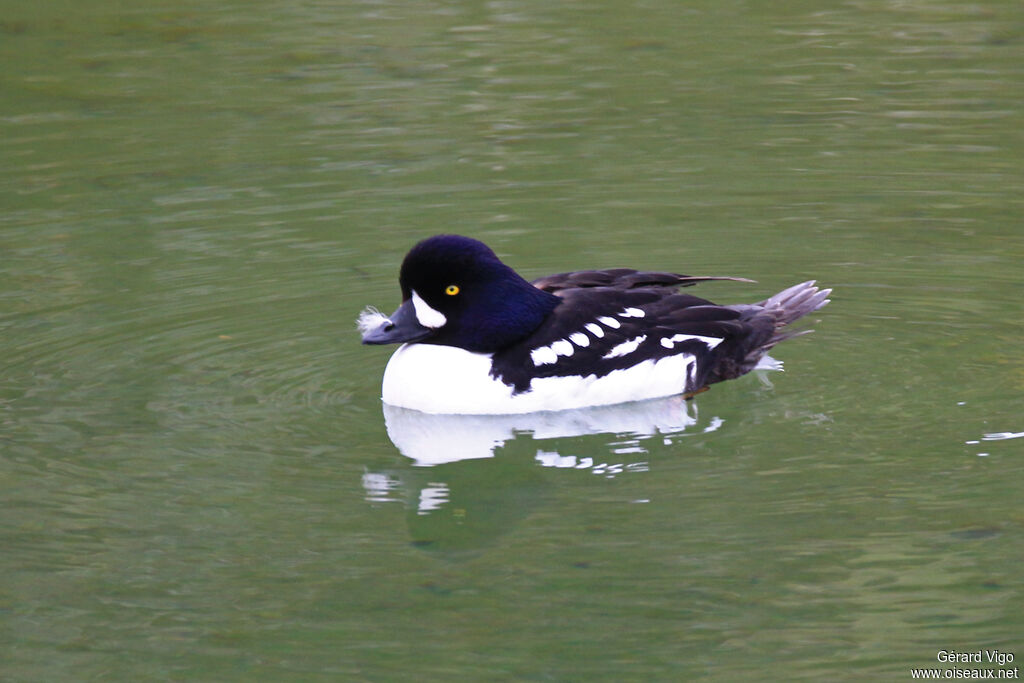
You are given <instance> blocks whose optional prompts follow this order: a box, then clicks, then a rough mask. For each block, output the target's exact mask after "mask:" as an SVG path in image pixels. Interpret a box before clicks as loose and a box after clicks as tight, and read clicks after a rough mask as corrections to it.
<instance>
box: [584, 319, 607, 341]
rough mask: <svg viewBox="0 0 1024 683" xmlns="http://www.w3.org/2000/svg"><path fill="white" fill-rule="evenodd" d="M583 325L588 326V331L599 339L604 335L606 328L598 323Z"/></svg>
mask: <svg viewBox="0 0 1024 683" xmlns="http://www.w3.org/2000/svg"><path fill="white" fill-rule="evenodd" d="M583 327H585V328H587V332H590V334H592V335H594V336H595V337H597V338H598V339H600V338H601V337H603V336H604V330H603V329H602V328H601V326H600V325H598V324H597V323H587V324H586V325H584V326H583Z"/></svg>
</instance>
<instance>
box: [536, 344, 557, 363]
mask: <svg viewBox="0 0 1024 683" xmlns="http://www.w3.org/2000/svg"><path fill="white" fill-rule="evenodd" d="M530 358H531V359H532V360H533V364H534V365H535V366H538V367H539V366H541V365H550V364H551V363H554V362H557V361H558V354H556V353H555V350H554V349H552V348H551V347H550V346H541V347H539V348H536V349H534V350H533V351H530Z"/></svg>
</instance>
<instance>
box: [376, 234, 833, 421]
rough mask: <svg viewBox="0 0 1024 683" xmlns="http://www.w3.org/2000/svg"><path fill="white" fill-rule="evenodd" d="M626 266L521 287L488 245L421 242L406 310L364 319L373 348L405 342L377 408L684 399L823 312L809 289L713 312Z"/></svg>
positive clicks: (820, 298) (405, 276)
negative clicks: (812, 314)
mask: <svg viewBox="0 0 1024 683" xmlns="http://www.w3.org/2000/svg"><path fill="white" fill-rule="evenodd" d="M710 279H739V278H707V277H690V276H686V275H677V274H674V273H654V272H638V271H635V270H627V269H614V270H597V271H580V272H573V273H563V274H560V275H553V276H549V277H546V278H541V279H540V280H536V281H534V282H533V283H529V282H527V281H526V280H524V279H523V278H521V277H519V275H517V274H516V273H515V271H513V270H512V269H511V268H509V267H508V266H506V265H505V264H503V263H502V262H501V261H500V260H498V258H497V256H495V255H494V252H492V251H491V250H490V249H489V248H488V247H487V246H486V245H484V244H483V243H481V242H478V241H476V240H472V239H469V238H466V237H460V236H455V235H439V236H436V237H431V238H429V239H427V240H424V241H423V242H420V243H419V244H417V245H416V246H415V247H414V248H413V249H412V250H411V251H410V252H409V254H408V255H407V256H406V259H405V261H404V262H403V264H402V270H401V275H400V278H399V281H400V284H401V287H402V299H403V303H402V306H401V307H400V308H399V309H398V310H397V311H396V312H395V313H394V314H393V315H392V316H391V317H390V318H385V317H384V316H382V315H380V314H376V313H364V315H363V316H362V317H361V318H360V327H361V328H362V329H363V332H364V336H363V341H364V343H367V344H386V343H399V342H405V343H404V344H403V345H402V346H401V347H400V348H399V349H398V350H397V351H396V352H395V353H394V355H393V356H392V357H391V360H390V361H389V362H388V366H387V369H386V370H385V372H384V385H383V400H384V402H385V403H388V404H390V405H395V406H399V407H403V408H412V409H415V410H421V411H424V412H429V413H462V414H511V413H526V412H535V411H542V410H565V409H572V408H581V407H587V406H596V405H608V404H614V403H624V402H627V401H637V400H643V399H649V398H657V397H661V396H672V395H675V394H692V393H695V392H697V391H701V390H703V389H704V388H706V387H707V386H708V385H710V384H713V383H715V382H719V381H722V380H725V379H732V378H735V377H739V376H740V375H743V374H745V373H747V372H749V371H750V370H752V369H753V368H754V367H755V366H756V365H757V363H758V361H759V360H761V358H762V357H763V356H764V354H765V352H766V351H767V350H768V349H769V348H771V347H772V346H774V345H775V344H777V343H778V342H779V341H782V340H783V339H786V338H788V337H790V336H793V333H788V332H784V331H782V328H783V327H784V326H786V325H788V324H789V323H791V322H793V321H794V320H796V319H798V318H800V317H802V316H804V315H806V314H808V313H810V312H811V311H815V310H817V309H819V308H821V307H822V306H824V305H825V304H826V303H828V299H827V298H826V297H827V296H828V294H829V292H830V290H819V289H818V288H817V287H815V286H814V283H813V282H805V283H802V284H799V285H796V286H795V287H791V288H789V289H787V290H785V291H783V292H780V293H779V294H776V295H775V296H773V297H771V298H769V299H767V300H765V301H762V302H760V303H757V304H749V305H738V306H717V305H715V304H713V303H711V302H710V301H706V300H704V299H700V298H698V297H695V296H690V295H686V294H680V293H679V292H678V291H677V289H678V288H679V287H683V286H689V285H692V284H695V283H696V282H700V281H702V280H710Z"/></svg>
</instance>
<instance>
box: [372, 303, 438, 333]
mask: <svg viewBox="0 0 1024 683" xmlns="http://www.w3.org/2000/svg"><path fill="white" fill-rule="evenodd" d="M433 331H434V330H432V329H430V328H429V327H424V326H423V325H420V321H419V320H417V319H416V309H415V307H414V306H413V303H412V299H406V300H405V301H404V302H403V303H402V305H401V306H399V307H398V310H397V311H395V312H394V313H392V314H391V315H389V316H388V317H387V319H386V320H384V321H383V322H382V323H381V324H380V325H379V326H377V327H376V328H374V329H372V330H370V331H368V332H366V334H364V335H363V343H364V344H402V343H405V342H414V341H419V340H421V339H424V338H425V337H427V336H429V335H430V334H431V333H432V332H433Z"/></svg>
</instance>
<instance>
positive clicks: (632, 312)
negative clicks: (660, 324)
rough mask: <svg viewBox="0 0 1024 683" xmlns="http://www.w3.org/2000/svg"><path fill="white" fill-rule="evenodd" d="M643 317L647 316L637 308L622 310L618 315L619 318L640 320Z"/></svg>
mask: <svg viewBox="0 0 1024 683" xmlns="http://www.w3.org/2000/svg"><path fill="white" fill-rule="evenodd" d="M645 315H647V314H646V313H644V312H643V311H641V310H640V309H639V308H633V307H632V306H630V307H629V308H627V309H625V310H623V311H622V313H619V317H620V318H642V317H644V316H645Z"/></svg>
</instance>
